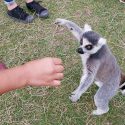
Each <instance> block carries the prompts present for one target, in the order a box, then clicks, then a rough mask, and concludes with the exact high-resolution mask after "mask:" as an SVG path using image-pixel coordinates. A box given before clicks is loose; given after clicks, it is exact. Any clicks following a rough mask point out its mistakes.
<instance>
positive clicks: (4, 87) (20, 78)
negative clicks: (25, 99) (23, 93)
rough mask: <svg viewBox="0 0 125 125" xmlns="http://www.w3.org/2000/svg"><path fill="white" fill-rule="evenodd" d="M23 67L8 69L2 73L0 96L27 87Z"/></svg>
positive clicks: (0, 73) (0, 77) (0, 75)
mask: <svg viewBox="0 0 125 125" xmlns="http://www.w3.org/2000/svg"><path fill="white" fill-rule="evenodd" d="M25 75H26V73H25V70H24V68H23V66H18V67H14V68H11V69H6V70H3V71H1V72H0V94H3V93H5V92H8V91H10V90H14V89H18V88H22V87H24V86H25V85H26V79H25V77H26V76H25Z"/></svg>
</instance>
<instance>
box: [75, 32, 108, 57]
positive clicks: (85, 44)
mask: <svg viewBox="0 0 125 125" xmlns="http://www.w3.org/2000/svg"><path fill="white" fill-rule="evenodd" d="M104 44H106V40H105V39H104V38H101V37H100V35H99V34H97V33H95V32H93V31H88V32H85V33H83V35H82V37H81V40H80V47H79V48H78V49H77V52H78V53H79V54H84V53H88V54H90V55H91V54H94V53H96V52H97V51H98V50H99V49H100V48H101V47H102V46H103V45H104Z"/></svg>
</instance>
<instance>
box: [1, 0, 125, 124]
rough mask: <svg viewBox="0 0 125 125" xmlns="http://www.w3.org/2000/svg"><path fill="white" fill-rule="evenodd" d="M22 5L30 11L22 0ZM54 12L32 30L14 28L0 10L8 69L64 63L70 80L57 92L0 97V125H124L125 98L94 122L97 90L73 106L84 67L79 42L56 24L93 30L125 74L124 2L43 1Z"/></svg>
mask: <svg viewBox="0 0 125 125" xmlns="http://www.w3.org/2000/svg"><path fill="white" fill-rule="evenodd" d="M17 2H18V3H19V4H20V5H21V6H22V7H23V8H24V9H25V10H26V11H28V10H27V9H26V7H25V3H24V1H23V0H17ZM42 4H43V5H44V6H46V7H47V8H48V9H49V11H50V17H49V18H48V19H46V20H41V19H38V18H37V19H35V21H34V22H33V23H32V24H27V25H26V24H22V23H18V22H13V20H11V19H10V18H9V17H8V16H7V15H6V7H5V5H4V4H3V2H1V4H0V12H1V14H0V59H1V60H3V61H4V62H5V63H6V65H7V66H8V67H13V66H16V65H20V64H23V63H25V62H27V61H29V60H33V59H38V58H43V57H46V56H53V57H60V58H62V60H63V63H64V66H65V78H64V80H63V81H62V86H61V87H60V88H58V89H53V88H43V87H39V88H37V87H27V88H24V89H21V90H16V91H13V92H9V93H7V94H4V95H2V96H0V125H125V97H124V96H122V95H121V94H120V93H119V94H118V95H117V96H115V97H114V98H113V99H112V101H111V103H110V111H109V112H108V113H107V114H105V115H103V116H99V117H97V116H92V115H91V112H92V110H93V109H95V105H94V102H93V96H94V94H95V92H96V90H97V87H96V86H94V85H93V86H92V87H91V88H90V89H89V90H88V91H87V92H86V93H85V94H84V95H83V96H82V97H81V99H80V100H79V101H78V102H77V103H75V104H73V103H71V101H70V100H69V99H68V96H69V95H70V93H71V92H72V91H73V90H74V89H75V88H76V87H77V86H78V84H79V79H80V76H81V73H82V70H81V68H82V64H81V60H80V57H79V55H78V54H77V53H76V48H77V47H78V43H77V41H76V40H75V39H74V37H72V35H71V34H70V32H69V31H68V30H66V29H65V28H63V27H60V28H58V27H57V26H56V25H55V24H54V21H55V19H56V18H66V19H69V20H72V21H74V22H76V23H78V24H79V25H80V26H81V27H83V25H84V23H88V24H90V25H91V26H92V27H93V29H94V30H96V31H97V32H99V33H100V34H102V36H104V37H105V38H106V39H107V42H108V44H109V46H110V48H111V49H112V51H113V53H114V55H115V56H116V58H117V60H118V62H119V64H120V66H121V68H122V69H123V70H124V71H125V5H124V4H121V3H120V2H119V0H43V3H42Z"/></svg>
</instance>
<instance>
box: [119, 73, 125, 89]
mask: <svg viewBox="0 0 125 125" xmlns="http://www.w3.org/2000/svg"><path fill="white" fill-rule="evenodd" d="M120 89H121V90H125V75H124V74H121V82H120Z"/></svg>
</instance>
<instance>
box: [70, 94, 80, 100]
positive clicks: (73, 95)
mask: <svg viewBox="0 0 125 125" xmlns="http://www.w3.org/2000/svg"><path fill="white" fill-rule="evenodd" d="M79 98H80V96H79V95H78V94H72V95H71V96H69V99H70V100H71V101H72V102H77V101H78V100H79Z"/></svg>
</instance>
